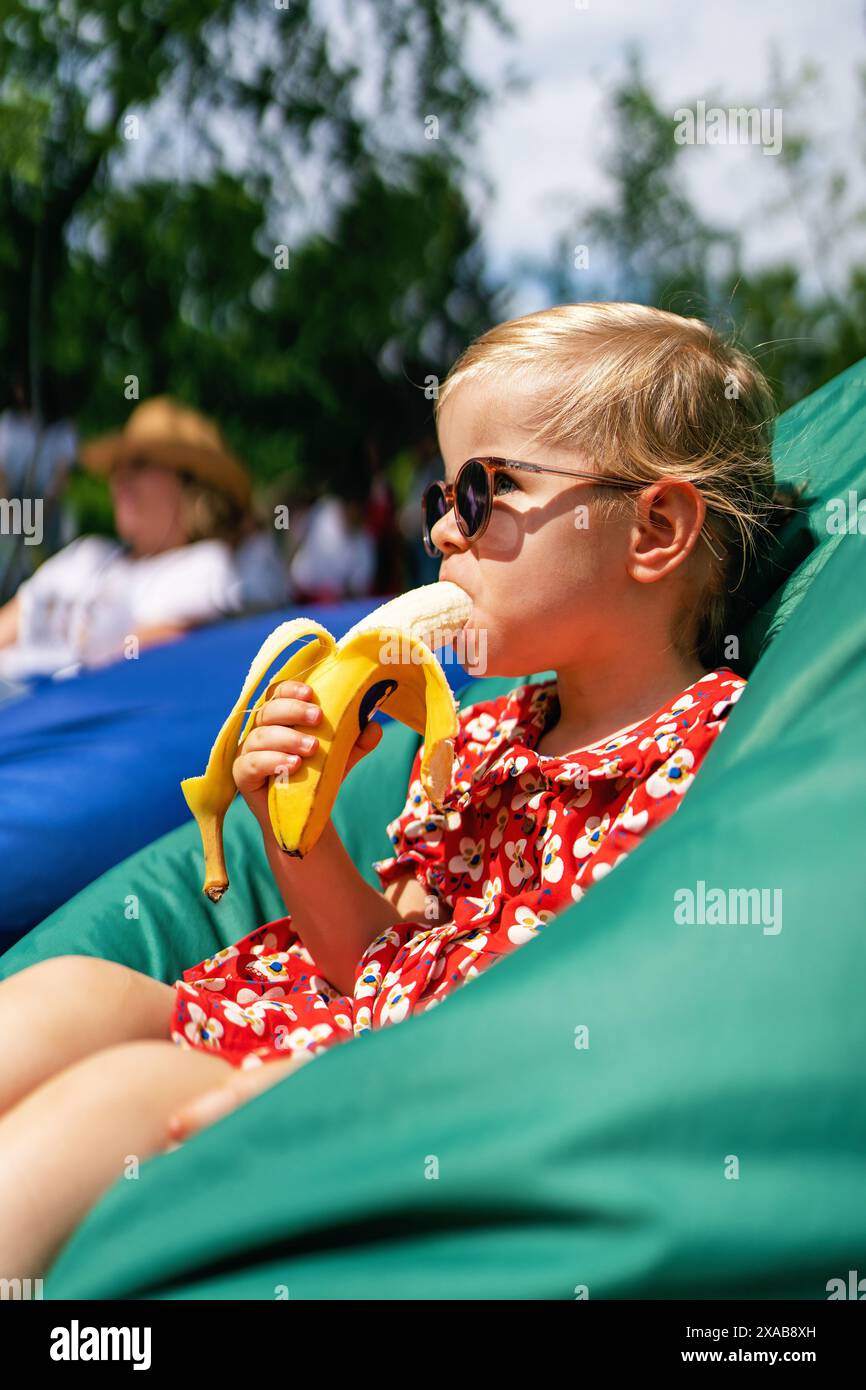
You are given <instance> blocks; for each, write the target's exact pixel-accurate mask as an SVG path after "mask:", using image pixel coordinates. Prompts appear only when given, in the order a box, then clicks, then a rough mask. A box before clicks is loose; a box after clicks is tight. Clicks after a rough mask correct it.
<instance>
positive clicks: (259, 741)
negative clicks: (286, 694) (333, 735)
mask: <svg viewBox="0 0 866 1390" xmlns="http://www.w3.org/2000/svg"><path fill="white" fill-rule="evenodd" d="M318 742H319V740H318V738H317V736H316V735H315V734H312V733H311V734H308V733H305V731H304V730H303V729H286V728H283V726H282V725H281V724H266V725H263V726H262V727H260V728H257V729H250V732H249V733H248V734H247V736H246V738H245V739H244V744H243V748H242V749H241V757H243V756H244V754H246V753H253V752H262V753H272V752H277V753H300V754H306V755H307V756H309V754H310V753H312V752H314V751H315V749H316V747H317V745H318Z"/></svg>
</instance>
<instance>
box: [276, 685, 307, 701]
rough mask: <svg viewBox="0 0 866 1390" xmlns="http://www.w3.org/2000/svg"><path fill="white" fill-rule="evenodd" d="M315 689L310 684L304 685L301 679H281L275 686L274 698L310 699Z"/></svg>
mask: <svg viewBox="0 0 866 1390" xmlns="http://www.w3.org/2000/svg"><path fill="white" fill-rule="evenodd" d="M312 693H313V691H312V688H311V687H310V686H309V685H304V684H303V682H301V681H280V683H279V685H278V686H275V687H274V691H273V694H272V695H271V699H272V700H282V699H287V700H309V698H310V696H311V695H312Z"/></svg>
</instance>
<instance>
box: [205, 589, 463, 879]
mask: <svg viewBox="0 0 866 1390" xmlns="http://www.w3.org/2000/svg"><path fill="white" fill-rule="evenodd" d="M471 611H472V600H471V599H470V598H469V596H468V594H465V593H464V592H463V590H462V589H460V588H458V587H457V585H456V584H450V583H447V582H441V583H438V584H425V585H424V586H423V587H422V588H420V589H413V590H411V591H410V592H409V593H407V594H403V595H401V596H400V597H399V598H396V599H392V601H391V602H390V603H386V604H383V605H382V606H381V607H380V608H377V609H375V610H374V611H373V612H372V613H370V614H368V616H367V617H366V618H362V619H361V621H360V622H358V623H356V624H355V626H354V627H353V628H350V629H349V631H348V632H347V633H346V634H345V636H343V637H341V638H340V640H339V641H338V642H335V641H334V638H333V637H332V636H331V634H330V633H329V632H328V631H327V630H326V629H325V628H323V627H322V626H321V625H320V624H319V623H316V622H314V621H313V620H312V619H311V618H294V619H292V620H291V621H290V622H287V623H281V624H280V626H279V627H277V628H275V629H274V631H273V632H272V633H271V634H270V636H269V637H267V638H266V639H265V641H264V642H263V643H262V646H261V648H260V649H259V652H258V654H257V655H256V657H255V659H254V661H253V663H252V665H251V666H250V669H249V672H248V674H247V677H246V680H245V681H244V684H243V687H242V689H241V693H240V695H239V696H238V699H237V702H236V703H235V705H234V708H233V709H232V711H231V713H230V714H229V716H228V718H227V719H226V721H225V723H224V724H223V726H222V728H221V729H220V731H219V733H218V734H217V737H216V741H215V743H214V745H213V748H212V749H211V753H210V757H209V758H208V763H207V768H206V769H205V771H204V773H203V774H202V775H201V776H200V777H187V778H186V779H185V780H184V781H183V782H181V790H182V791H183V794H184V797H185V798H186V803H187V805H188V806H189V809H190V810H191V812H192V814H193V816H194V817H195V819H196V821H197V823H198V827H199V831H200V832H201V837H202V844H203V847H204V861H205V881H204V885H203V890H204V892H205V893H206V894H207V896H208V897H209V898H211V899H212V900H213V901H214V902H218V901H219V899H220V898H221V897H222V896H223V894H224V893H225V891H226V889H227V888H228V885H229V880H228V873H227V870H226V863H225V854H224V849H223V821H224V819H225V815H226V812H227V811H228V808H229V806H230V805H231V802H232V800H233V798H234V795H235V783H234V778H233V776H232V765H233V763H234V760H235V758H236V757H237V753H238V748H239V746H240V745H241V744H242V743H243V740H244V739H245V738H246V736H247V734H248V733H249V731H250V728H251V727H252V725H253V723H254V721H255V717H256V714H257V712H258V710H259V708H260V707H261V706H262V705H263V704H264V703H265V701H266V700H269V699H270V698H271V696H272V693H273V691H274V689H275V688H276V686H277V685H279V683H280V682H281V681H285V680H295V681H303V682H304V683H305V684H306V685H309V686H311V688H312V689H313V691H314V693H315V696H316V700H317V701H318V703H319V704H320V705H321V706H322V718H321V720H320V721H319V723H318V724H317V725H316V729H315V732H316V736H317V738H318V740H319V742H318V746H317V748H316V749H315V751H314V752H313V753H312V754H311V755H310V756H309V757H308V758H303V759H302V761H301V765H300V767H299V768H298V769H297V771H296V772H295V773H293V774H292V775H291V776H290V777H288V778H283V777H281V776H280V777H272V778H271V782H270V786H269V789H268V814H269V816H270V821H271V825H272V827H273V831H274V836H275V837H276V840H277V843H278V844H279V845H280V847H281V848H282V849H284V850H285V851H286V853H288V854H293V855H299V856H301V855H304V854H306V853H307V852H308V851H309V850H310V849H312V847H313V845H315V843H316V841H317V840H318V838H319V836H320V835H321V833H322V831H323V830H324V828H325V825H326V824H327V822H328V818H329V816H330V814H331V810H332V808H333V805H334V801H335V799H336V796H337V792H338V790H339V787H340V783H341V782H342V780H343V776H344V775H345V770H346V763H347V762H348V759H349V755H350V754H351V751H352V748H353V747H354V744H355V741H356V739H357V737H358V735H359V733H360V732H361V730H362V729H363V728H364V726H365V724H366V723H367V721H368V720H369V719H370V718H371V716H372V715H373V713H374V712H375V711H376V710H377V709H382V710H384V711H385V713H387V714H390V715H393V717H394V718H395V719H399V720H400V722H401V723H403V724H408V725H409V727H410V728H412V729H415V731H416V732H417V733H419V734H423V735H424V749H423V753H422V756H421V774H420V775H421V784H422V786H423V788H424V792H425V795H426V796H427V798H428V800H429V801H430V803H431V804H432V805H433V806H436V807H438V806H440V805H441V802H442V798H443V797H444V795H445V793H446V791H447V789H448V785H449V782H450V779H451V767H452V762H453V756H454V736H455V735H456V733H457V728H458V724H457V706H456V703H455V700H454V697H453V695H452V694H451V689H450V687H449V685H448V682H447V680H446V678H445V672H444V671H443V669H442V667H441V665H440V664H439V661H438V660H437V658H436V657H435V655H434V648H435V647H438V646H443V645H445V644H446V643H448V642H449V641H451V640H453V638H454V637H455V636H456V635H457V632H458V631H459V630H460V628H462V627H463V625H464V624H465V623H466V621H467V620H468V618H469V616H470V614H471ZM309 637H312V638H313V641H311V642H308V643H307V645H306V646H304V647H302V648H300V650H298V651H296V652H294V653H293V655H292V656H290V657H289V659H288V661H287V662H286V663H285V664H284V665H283V666H282V667H281V668H280V669H279V670H278V671H277V673H276V675H274V676H272V677H271V679H270V680H269V681H268V684H267V686H266V687H265V689H264V690H263V691H262V693H261V695H260V696H259V697H258V699H257V700H256V702H255V704H254V705H253V706H252V707H249V702H250V699H251V698H252V696H253V694H254V692H255V691H256V690H257V689H258V687H259V685H260V684H261V682H262V680H263V679H264V677H265V675H266V673H267V672H268V671H269V670H270V668H271V666H272V665H273V664H274V662H275V661H276V660H277V659H278V658H279V657H280V656H282V654H283V652H284V651H285V649H286V648H287V647H289V646H291V645H292V644H293V643H294V642H298V641H301V640H302V639H303V638H309ZM244 716H247V719H246V723H244Z"/></svg>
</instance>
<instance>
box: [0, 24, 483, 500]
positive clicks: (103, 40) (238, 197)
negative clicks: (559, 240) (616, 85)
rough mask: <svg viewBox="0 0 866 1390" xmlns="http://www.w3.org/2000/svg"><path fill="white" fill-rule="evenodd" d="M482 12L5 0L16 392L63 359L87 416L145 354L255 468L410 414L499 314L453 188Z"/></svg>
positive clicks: (62, 370)
mask: <svg viewBox="0 0 866 1390" xmlns="http://www.w3.org/2000/svg"><path fill="white" fill-rule="evenodd" d="M326 14H328V15H329V16H330V23H331V26H332V27H331V28H330V29H329V28H328V27H327V22H326V19H325V15H326ZM472 19H483V20H484V21H485V22H487V23H491V24H493V25H495V26H496V27H498V28H499V29H502V30H506V29H507V25H506V24H505V21H504V20H503V19H502V16H501V14H500V12H499V9H498V5H497V3H496V0H366V3H364V0H355V2H354V3H352V4H346V5H345V6H344V10H343V17H342V20H338V21H337V29H336V31H335V29H334V27H333V26H334V22H335V21H334V18H333V8H332V7H330V6H324V5H322V4H318V3H315V0H290V3H288V4H286V5H282V4H281V3H277V0H274V3H273V4H257V5H255V6H249V5H248V4H243V3H239V0H127V3H117V0H0V362H2V371H3V376H4V378H5V386H6V392H7V396H8V391H9V386H10V384H11V382H12V381H13V380H14V379H16V378H18V377H22V376H26V378H27V379H28V381H29V383H30V385H31V388H32V395H33V397H34V400H35V403H36V404H37V406H39V405H43V404H44V405H46V406H48V413H51V411H50V405H49V402H48V401H47V399H46V397H47V395H48V394H49V393H48V392H47V391H46V386H50V385H51V384H52V383H55V384H59V387H60V392H59V396H60V399H59V402H58V408H63V409H65V410H67V411H70V412H71V413H73V414H74V415H75V416H76V417H77V418H78V420H79V423H80V425H81V427H82V430H83V431H84V432H85V433H87V432H91V431H93V430H96V429H100V428H104V427H107V426H113V425H116V424H117V423H119V422H120V421H121V420H122V419H123V418H124V416H125V415H126V414H127V412H128V410H129V409H130V406H131V401H130V400H129V398H128V395H126V396H125V395H124V383H125V382H126V381H127V379H128V378H129V377H130V376H135V377H137V378H138V381H139V390H140V394H141V397H142V398H143V397H145V396H147V395H151V394H153V393H154V392H158V391H171V392H172V393H174V394H176V395H178V396H180V397H181V398H184V399H186V400H188V401H190V402H192V403H195V404H198V405H200V406H201V407H202V408H204V409H206V410H211V411H213V412H214V413H215V414H217V415H218V417H219V419H220V421H221V423H222V424H223V425H224V427H225V428H226V432H227V434H228V436H229V438H230V439H231V442H232V443H233V444H234V445H235V447H236V448H238V449H239V451H241V452H242V453H243V454H244V455H245V456H246V457H247V458H248V459H249V461H250V463H251V465H252V467H253V468H254V470H255V472H256V473H257V475H258V476H259V477H260V478H262V479H264V480H267V479H269V478H272V477H274V476H276V475H278V474H280V473H281V472H283V471H285V470H286V469H289V470H292V469H295V470H303V471H305V472H307V473H308V474H313V475H315V476H316V478H317V479H319V480H321V481H327V480H329V479H330V480H335V481H337V480H339V478H340V477H341V476H345V475H346V474H348V473H350V472H351V471H352V468H353V466H354V465H353V461H356V460H357V459H358V457H359V455H360V451H361V449H362V447H363V445H364V441H365V440H367V439H368V438H369V437H370V436H371V434H375V435H376V436H377V437H378V438H379V439H380V440H381V443H382V445H383V446H384V448H385V449H387V448H389V447H391V446H392V445H393V444H394V443H395V442H397V441H399V440H401V439H405V435H406V432H407V431H412V430H416V429H417V428H419V426H420V424H422V423H423V422H424V420H425V419H427V418H428V417H429V415H430V409H431V406H432V401H431V400H430V399H429V398H427V399H425V397H424V394H423V391H422V390H421V389H420V387H421V386H423V383H424V381H425V379H426V378H427V377H428V376H429V375H431V374H434V375H441V374H442V373H444V371H445V370H446V368H447V366H448V364H449V361H450V359H451V358H452V357H453V356H454V354H455V353H456V352H457V351H459V349H460V348H461V347H462V346H463V345H464V344H465V341H466V340H467V338H469V337H471V336H472V335H473V334H474V333H477V332H478V331H480V330H481V329H483V328H484V327H486V326H487V325H488V324H489V322H490V319H491V317H492V316H493V315H494V313H495V304H496V297H495V295H493V294H492V292H491V291H490V290H489V289H488V287H487V286H486V284H485V281H484V276H483V267H482V265H481V261H480V257H479V254H478V251H477V247H476V237H477V229H476V228H475V227H473V226H472V224H471V220H470V217H469V214H468V211H467V207H466V204H465V202H464V199H463V197H462V195H461V192H460V179H461V173H462V170H463V167H464V161H465V158H466V154H467V151H468V150H469V148H470V146H471V140H472V137H473V133H474V125H475V121H476V119H477V115H478V113H479V111H480V110H481V108H482V107H483V105H484V103H485V102H486V101H487V100H488V94H487V93H486V92H485V91H483V90H482V89H481V88H480V87H479V86H478V85H477V84H476V83H475V81H474V80H473V78H472V77H471V75H470V74H469V73H468V72H467V71H466V69H465V67H464V63H463V56H462V54H463V47H464V39H465V35H466V30H467V25H468V24H469V22H470V20H472ZM362 52H363V53H366V54H367V55H368V56H369V57H370V58H371V59H375V65H376V66H377V68H378V71H377V72H376V78H377V83H378V86H377V88H376V91H375V101H374V102H373V105H372V109H371V97H370V91H369V77H370V71H371V67H372V63H371V62H368V63H366V64H364V65H363V66H362V62H361V53H362ZM340 53H342V54H343V55H345V54H346V53H349V54H351V55H352V56H351V57H350V58H347V57H345V56H342V57H341V56H340ZM362 78H366V79H367V91H366V97H364V95H363V92H362V86H363V84H362ZM431 116H434V117H435V123H438V128H437V129H436V130H435V131H434V132H432V133H434V134H435V135H437V136H438V139H427V138H426V137H428V136H429V134H430V133H431V130H430V125H431V122H430V117H431ZM440 151H441V153H440ZM316 164H318V166H319V168H320V169H324V170H325V171H326V180H325V187H324V190H323V192H322V195H321V197H320V198H316V199H310V197H309V196H308V194H307V193H306V192H305V191H304V189H305V187H306V183H305V179H306V178H307V175H308V173H309V169H310V168H311V167H313V166H315V165H316ZM299 215H300V216H299ZM299 221H300V222H305V223H306V227H305V230H304V231H303V232H302V233H297V232H296V233H295V235H294V236H288V235H286V234H285V231H284V229H285V227H286V225H289V224H291V225H297V224H298V223H299ZM281 245H285V246H286V248H287V262H288V263H287V264H284V263H283V261H281V260H280V257H279V256H278V254H277V248H278V247H280V246H281ZM283 260H285V257H284V258H283Z"/></svg>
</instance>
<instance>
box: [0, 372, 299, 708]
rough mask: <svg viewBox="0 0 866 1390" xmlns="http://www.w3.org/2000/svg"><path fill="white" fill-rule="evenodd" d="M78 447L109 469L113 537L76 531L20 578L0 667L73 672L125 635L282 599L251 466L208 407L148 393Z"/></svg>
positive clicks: (146, 641) (1, 627)
mask: <svg viewBox="0 0 866 1390" xmlns="http://www.w3.org/2000/svg"><path fill="white" fill-rule="evenodd" d="M80 456H81V462H82V463H83V465H84V467H85V468H88V469H90V470H92V471H93V472H94V473H98V474H102V475H104V476H106V477H107V478H108V481H109V486H110V488H111V496H112V503H113V507H114V522H115V527H116V530H117V534H118V537H119V540H110V539H108V538H107V537H104V536H80V537H78V538H77V539H76V540H74V541H72V542H71V543H70V544H69V545H67V546H66V547H65V548H64V549H63V550H61V551H59V552H58V553H57V554H56V555H54V556H52V557H51V558H50V559H48V560H46V561H45V562H44V563H43V564H42V565H41V566H40V567H39V569H38V570H37V571H36V573H35V574H34V575H33V576H32V578H30V579H27V580H25V581H24V583H23V584H21V586H20V588H19V589H18V592H17V594H16V595H15V597H14V598H13V599H11V600H10V601H9V602H8V603H6V604H5V605H4V606H3V607H2V608H0V676H2V677H6V678H7V679H11V680H14V679H15V678H18V677H27V676H33V675H48V674H55V675H59V674H63V675H66V674H74V673H75V672H76V671H78V670H79V669H80V668H81V667H82V666H99V665H103V664H104V663H106V662H109V661H112V660H116V659H117V658H118V657H121V656H123V655H124V654H126V652H127V647H126V643H127V641H128V639H129V638H131V637H133V636H134V637H135V638H136V639H137V642H138V646H139V647H145V646H151V645H154V644H156V643H160V642H165V641H171V640H174V639H176V638H178V637H181V636H183V634H184V633H186V632H187V631H188V630H189V629H190V628H194V627H198V626H200V625H202V624H205V623H211V622H215V621H218V620H219V619H221V618H224V617H228V616H231V615H234V614H238V613H242V612H246V611H249V610H254V609H265V608H272V607H276V606H278V605H279V604H281V603H284V602H285V601H286V599H287V597H288V578H287V574H286V571H285V567H284V565H283V562H282V559H281V557H280V554H279V550H278V548H277V546H276V543H275V541H274V538H273V536H272V535H271V534H269V533H265V532H258V533H257V532H256V531H255V529H254V522H253V520H252V514H251V511H250V503H251V496H252V488H251V484H250V479H249V475H248V473H247V471H246V469H245V468H244V467H243V465H242V464H241V463H240V461H239V460H238V459H237V458H235V457H234V455H233V454H232V453H231V452H230V451H229V450H228V448H227V447H226V445H225V444H224V442H223V439H222V437H221V435H220V433H219V430H218V429H217V428H216V426H215V425H214V424H213V422H212V421H210V420H209V419H208V418H207V417H206V416H204V415H201V414H199V412H198V411H195V410H192V409H190V408H188V407H185V406H182V405H179V404H178V403H177V402H175V401H173V400H172V399H171V398H170V397H168V396H157V397H153V398H152V399H151V400H148V401H143V402H142V403H141V405H139V406H137V407H136V409H135V410H133V412H132V414H131V415H130V417H129V419H128V420H127V423H126V426H125V428H124V429H123V430H122V431H121V432H120V433H118V434H112V435H108V436H104V437H102V438H101V439H98V440H95V441H93V442H92V443H90V444H88V445H86V446H84V447H83V448H82V450H81V455H80ZM133 650H136V649H133Z"/></svg>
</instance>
